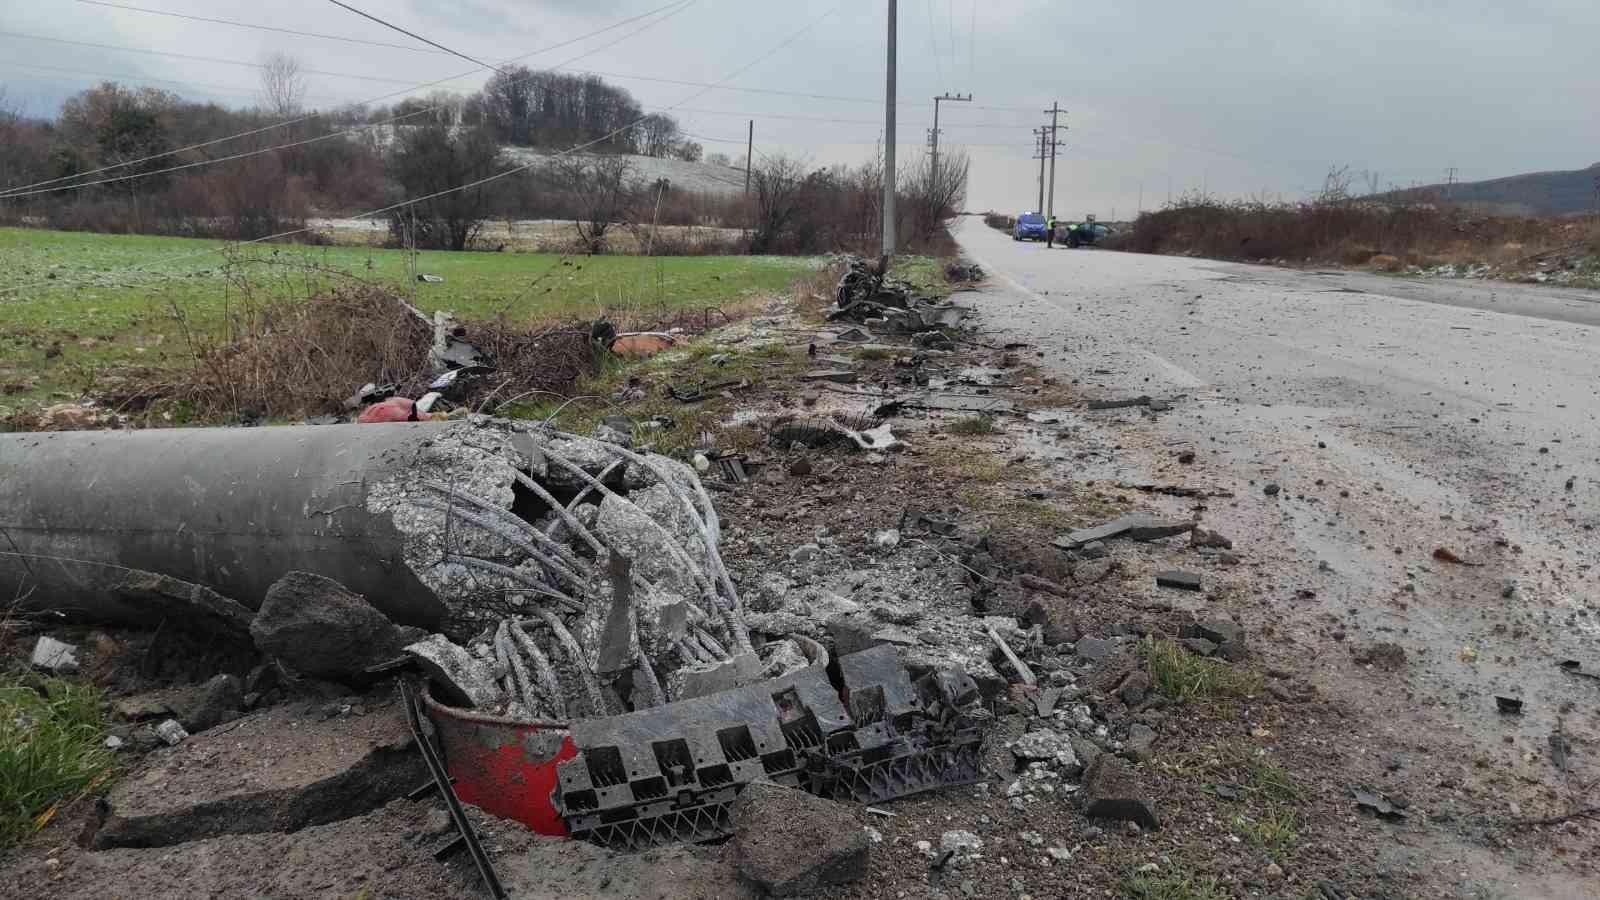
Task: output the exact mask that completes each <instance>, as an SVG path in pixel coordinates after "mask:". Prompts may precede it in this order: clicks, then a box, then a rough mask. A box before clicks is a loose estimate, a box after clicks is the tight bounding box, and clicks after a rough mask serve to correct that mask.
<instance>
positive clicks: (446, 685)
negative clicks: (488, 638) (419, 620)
mask: <svg viewBox="0 0 1600 900" xmlns="http://www.w3.org/2000/svg"><path fill="white" fill-rule="evenodd" d="M405 652H406V653H407V654H408V655H410V656H411V657H412V658H413V659H415V660H416V661H417V663H418V664H419V665H420V666H421V667H422V669H423V671H425V672H427V673H428V675H429V677H430V679H431V680H430V683H431V684H432V686H433V688H434V690H435V694H434V696H435V697H436V698H437V699H438V700H440V701H442V702H445V703H450V704H453V705H456V706H493V705H494V704H496V703H498V702H499V701H500V699H501V696H500V688H499V686H498V685H496V684H495V683H494V665H493V664H492V663H490V662H489V661H488V660H483V659H479V658H478V657H476V656H473V655H472V652H471V651H470V650H467V649H466V648H465V647H459V646H457V645H455V644H452V643H450V639H449V638H447V637H445V636H444V635H442V634H430V635H428V637H427V639H426V640H421V641H418V642H416V643H415V644H410V645H408V646H407V647H406V648H405Z"/></svg>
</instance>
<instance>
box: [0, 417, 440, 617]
mask: <svg viewBox="0 0 1600 900" xmlns="http://www.w3.org/2000/svg"><path fill="white" fill-rule="evenodd" d="M448 424H449V423H444V422H438V423H434V422H417V423H403V424H392V425H325V426H317V427H306V426H298V427H295V426H285V427H268V428H204V429H202V428H174V429H152V430H145V431H73V432H53V433H28V434H0V599H4V600H10V599H11V598H13V597H17V598H21V599H22V601H23V606H24V607H25V608H30V609H50V610H57V611H61V612H63V613H66V614H68V615H72V616H77V617H82V618H89V619H95V620H102V621H127V622H140V621H144V620H146V619H147V618H148V615H149V613H148V608H147V607H146V606H143V605H141V604H139V603H136V602H133V601H130V600H129V599H128V597H127V596H126V589H127V585H128V584H129V583H130V582H131V581H132V582H137V581H139V580H141V577H147V573H160V574H161V575H165V576H170V577H172V578H178V579H182V580H184V581H187V582H191V583H193V584H197V585H203V586H205V587H208V588H210V589H211V590H214V591H216V592H217V593H220V594H222V595H224V596H226V597H231V598H233V599H235V600H237V601H239V602H240V603H242V604H244V605H245V606H248V607H250V608H252V609H254V608H256V607H258V606H260V605H261V601H262V599H263V598H264V597H265V596H266V593H267V589H268V588H269V587H271V586H272V584H273V582H275V581H277V580H278V579H279V578H281V577H283V576H284V575H285V574H287V573H289V572H291V571H295V570H303V571H310V572H317V573H319V574H323V575H326V576H328V577H330V578H333V579H335V580H337V581H339V582H340V583H342V584H344V585H345V586H346V587H348V588H349V589H350V590H352V591H355V592H357V593H360V594H364V595H365V596H366V597H367V598H368V599H369V601H370V602H371V603H372V604H373V605H374V606H376V607H377V608H378V609H380V610H381V611H382V612H384V613H385V614H386V615H388V616H389V617H390V618H392V619H394V620H396V621H398V622H403V623H406V624H414V625H423V626H430V627H431V626H436V625H437V624H438V623H439V621H440V619H441V617H442V616H443V614H444V605H443V604H442V603H441V602H440V600H439V599H438V597H437V596H435V594H434V593H433V592H432V591H430V590H428V589H427V588H426V587H424V586H423V584H422V582H421V581H420V580H418V578H417V576H416V575H415V574H414V573H413V572H412V570H411V569H410V568H409V567H407V565H406V564H405V561H404V559H403V558H402V554H401V550H402V545H403V542H404V535H403V534H401V532H400V531H399V530H397V529H396V528H395V526H394V524H393V523H392V522H391V521H390V517H389V516H387V515H377V514H374V513H372V512H370V511H369V510H368V502H367V501H368V491H369V488H370V487H371V486H372V485H373V484H375V483H378V482H381V481H384V480H385V479H386V477H392V476H397V475H400V474H403V473H404V471H405V469H406V468H407V466H408V465H409V464H410V461H411V460H412V459H413V458H414V457H415V455H416V450H417V447H418V446H419V445H420V444H422V443H423V442H425V441H428V440H429V439H430V438H432V437H434V436H436V435H438V434H439V433H440V430H441V429H442V428H443V427H445V426H447V425H448Z"/></svg>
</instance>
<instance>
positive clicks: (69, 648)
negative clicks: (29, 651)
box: [29, 634, 78, 675]
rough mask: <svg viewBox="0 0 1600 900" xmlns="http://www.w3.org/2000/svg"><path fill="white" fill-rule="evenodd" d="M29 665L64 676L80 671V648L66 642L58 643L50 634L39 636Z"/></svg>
mask: <svg viewBox="0 0 1600 900" xmlns="http://www.w3.org/2000/svg"><path fill="white" fill-rule="evenodd" d="M29 663H30V664H31V665H33V666H34V667H35V668H38V669H44V670H45V671H47V672H50V673H52V674H55V675H64V674H69V673H72V672H76V671H78V648H77V646H75V645H73V644H69V643H66V642H65V641H58V640H56V639H55V638H53V637H51V636H49V635H48V634H42V635H40V636H39V640H38V641H36V642H35V643H34V645H33V656H32V657H30V658H29Z"/></svg>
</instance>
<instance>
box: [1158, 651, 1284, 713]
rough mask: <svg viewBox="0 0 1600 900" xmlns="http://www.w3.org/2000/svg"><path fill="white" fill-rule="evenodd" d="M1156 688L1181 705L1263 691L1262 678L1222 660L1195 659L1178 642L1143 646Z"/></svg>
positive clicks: (1198, 657)
mask: <svg viewBox="0 0 1600 900" xmlns="http://www.w3.org/2000/svg"><path fill="white" fill-rule="evenodd" d="M1140 651H1141V652H1142V653H1143V654H1144V657H1145V662H1146V663H1147V664H1148V665H1149V666H1150V680H1151V681H1152V682H1153V683H1154V684H1155V686H1156V689H1157V690H1159V691H1160V692H1161V693H1163V694H1165V695H1166V696H1168V697H1170V698H1172V699H1173V700H1174V701H1176V702H1178V703H1188V702H1189V701H1191V700H1220V699H1229V698H1235V697H1248V696H1250V695H1252V694H1256V693H1258V692H1260V690H1261V676H1260V674H1258V673H1255V672H1251V671H1249V670H1242V669H1238V668H1235V667H1234V666H1231V665H1229V664H1227V663H1225V662H1222V661H1221V660H1215V659H1208V658H1206V657H1203V656H1196V655H1195V654H1193V653H1190V652H1189V651H1188V650H1186V649H1184V647H1183V645H1181V644H1179V643H1177V642H1176V641H1145V642H1143V643H1142V644H1141V645H1140Z"/></svg>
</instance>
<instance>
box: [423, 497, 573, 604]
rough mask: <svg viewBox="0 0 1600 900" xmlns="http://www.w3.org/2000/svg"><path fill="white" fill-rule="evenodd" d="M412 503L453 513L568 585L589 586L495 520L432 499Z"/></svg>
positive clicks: (569, 569) (564, 566) (424, 498)
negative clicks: (518, 551)
mask: <svg viewBox="0 0 1600 900" xmlns="http://www.w3.org/2000/svg"><path fill="white" fill-rule="evenodd" d="M412 503H414V504H415V505H417V506H420V507H422V508H423V509H431V510H435V511H438V512H451V513H453V514H454V515H455V517H456V518H458V519H460V520H461V521H463V522H469V523H471V524H473V525H476V526H478V527H479V528H482V529H483V530H484V531H487V532H489V533H490V534H492V535H494V536H495V537H498V538H500V539H501V540H503V541H505V542H506V543H508V544H510V545H511V546H513V547H515V548H517V549H518V550H521V551H522V552H523V553H524V554H526V555H527V556H528V558H529V559H531V560H533V561H534V562H536V563H538V564H539V565H541V566H544V567H545V568H546V569H548V570H550V572H551V573H553V574H555V575H558V576H560V577H562V578H564V579H565V580H566V581H567V583H568V584H570V585H572V586H574V587H577V588H584V587H587V586H588V579H587V578H584V577H583V576H582V575H580V574H578V573H577V572H576V571H574V570H573V569H571V568H569V567H568V566H567V565H566V564H564V563H561V562H558V561H557V560H555V559H553V558H552V557H549V556H546V555H545V554H544V553H543V552H541V551H540V550H539V548H538V547H535V546H534V545H533V542H532V541H530V540H527V539H526V538H523V537H522V536H521V535H520V534H519V533H518V532H516V531H513V530H511V529H509V528H506V527H504V526H502V525H499V524H497V523H496V522H495V521H494V520H493V519H490V518H488V517H485V516H480V515H478V514H476V513H474V512H471V511H469V510H465V509H462V508H461V507H459V506H453V505H451V504H449V503H443V502H441V501H438V500H434V499H432V498H430V497H417V498H415V499H414V500H413V501H412Z"/></svg>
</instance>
